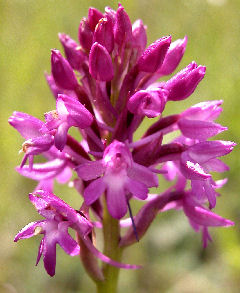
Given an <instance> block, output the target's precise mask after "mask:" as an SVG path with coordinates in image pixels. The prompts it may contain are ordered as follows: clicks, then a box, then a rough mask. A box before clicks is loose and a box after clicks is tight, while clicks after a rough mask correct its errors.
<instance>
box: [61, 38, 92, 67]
mask: <svg viewBox="0 0 240 293" xmlns="http://www.w3.org/2000/svg"><path fill="white" fill-rule="evenodd" d="M58 37H59V40H60V42H61V43H62V45H63V48H64V52H65V55H66V58H67V60H68V62H69V64H70V65H71V66H72V68H73V69H76V70H80V68H81V65H82V63H83V62H84V60H85V59H86V55H85V54H84V53H83V51H82V50H81V48H80V46H79V45H78V44H77V43H76V42H75V41H74V40H72V39H71V38H70V37H69V36H68V35H65V34H59V35H58Z"/></svg>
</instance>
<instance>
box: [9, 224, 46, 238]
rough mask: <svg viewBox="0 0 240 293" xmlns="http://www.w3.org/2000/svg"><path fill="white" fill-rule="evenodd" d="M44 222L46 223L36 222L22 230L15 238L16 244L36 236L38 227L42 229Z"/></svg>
mask: <svg viewBox="0 0 240 293" xmlns="http://www.w3.org/2000/svg"><path fill="white" fill-rule="evenodd" d="M44 222H45V221H36V222H31V223H29V224H28V225H26V226H25V227H24V228H22V230H21V231H19V232H18V234H17V235H16V236H15V238H14V242H17V241H18V240H19V239H26V238H30V237H32V236H35V229H36V228H37V227H42V224H43V223H44Z"/></svg>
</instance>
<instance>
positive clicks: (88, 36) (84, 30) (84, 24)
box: [78, 18, 93, 51]
mask: <svg viewBox="0 0 240 293" xmlns="http://www.w3.org/2000/svg"><path fill="white" fill-rule="evenodd" d="M78 39H79V43H80V44H81V46H82V47H83V49H85V50H86V51H90V49H91V46H92V41H93V32H92V31H91V28H90V25H89V22H88V20H87V19H86V18H83V19H82V20H81V22H80V25H79V30H78Z"/></svg>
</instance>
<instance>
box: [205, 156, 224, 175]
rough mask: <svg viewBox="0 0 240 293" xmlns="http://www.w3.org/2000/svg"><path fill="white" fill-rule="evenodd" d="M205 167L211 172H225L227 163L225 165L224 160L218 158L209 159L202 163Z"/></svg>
mask: <svg viewBox="0 0 240 293" xmlns="http://www.w3.org/2000/svg"><path fill="white" fill-rule="evenodd" d="M202 165H203V166H204V167H206V169H207V170H208V171H209V172H211V171H213V172H225V171H228V170H229V167H228V165H226V164H225V163H224V162H222V161H220V160H219V159H211V160H209V161H207V163H205V164H204V163H203V164H202Z"/></svg>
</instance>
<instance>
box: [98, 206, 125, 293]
mask: <svg viewBox="0 0 240 293" xmlns="http://www.w3.org/2000/svg"><path fill="white" fill-rule="evenodd" d="M104 205H105V206H104V215H103V237H104V254H105V255H107V256H109V257H110V258H111V259H113V260H116V261H118V262H121V258H122V250H123V249H122V248H120V247H119V238H120V227H119V221H118V220H116V219H114V218H112V217H111V215H110V214H109V212H108V210H107V207H106V202H105V203H104ZM102 269H103V275H104V281H99V282H97V283H96V285H97V293H117V284H118V276H119V268H117V267H114V266H111V265H109V264H105V263H104V264H103V268H102Z"/></svg>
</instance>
